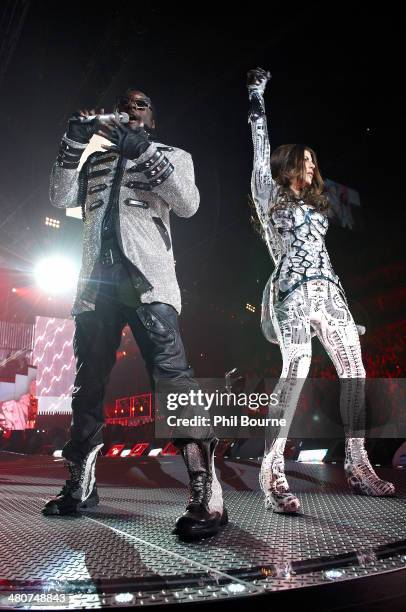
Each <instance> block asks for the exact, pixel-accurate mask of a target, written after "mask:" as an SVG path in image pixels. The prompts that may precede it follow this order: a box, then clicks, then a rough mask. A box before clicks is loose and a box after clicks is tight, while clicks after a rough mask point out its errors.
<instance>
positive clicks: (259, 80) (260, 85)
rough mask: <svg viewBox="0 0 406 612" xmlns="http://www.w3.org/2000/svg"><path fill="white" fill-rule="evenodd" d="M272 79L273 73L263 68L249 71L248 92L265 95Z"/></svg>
mask: <svg viewBox="0 0 406 612" xmlns="http://www.w3.org/2000/svg"><path fill="white" fill-rule="evenodd" d="M270 78H271V73H270V72H269V71H268V70H264V69H263V68H254V69H253V70H249V71H248V73H247V87H248V91H249V92H250V93H251V92H254V91H257V92H259V93H260V94H263V93H264V91H265V87H266V84H267V82H268V81H269V80H270Z"/></svg>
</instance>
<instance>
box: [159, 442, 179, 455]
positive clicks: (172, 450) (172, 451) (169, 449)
mask: <svg viewBox="0 0 406 612" xmlns="http://www.w3.org/2000/svg"><path fill="white" fill-rule="evenodd" d="M178 453H179V449H178V448H176V446H174V445H173V444H172V442H168V444H166V445H165V446H164V447H163V449H162V452H161V455H166V456H171V457H172V456H174V455H177V454H178Z"/></svg>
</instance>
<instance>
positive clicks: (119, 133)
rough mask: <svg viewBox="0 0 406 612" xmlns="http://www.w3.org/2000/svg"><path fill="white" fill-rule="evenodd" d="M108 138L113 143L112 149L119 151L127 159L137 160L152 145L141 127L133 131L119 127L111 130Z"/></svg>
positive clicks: (125, 127) (122, 126)
mask: <svg viewBox="0 0 406 612" xmlns="http://www.w3.org/2000/svg"><path fill="white" fill-rule="evenodd" d="M108 138H109V140H110V141H111V142H112V143H113V146H112V147H110V148H111V149H113V150H116V151H119V152H120V153H121V155H122V156H123V157H126V158H127V159H137V158H138V157H139V156H140V155H142V153H144V151H146V150H147V149H148V147H149V145H150V144H151V143H150V141H149V140H148V134H147V132H146V131H145V130H144V128H141V127H138V128H135V129H134V130H132V129H130V128H128V127H127V126H124V125H117V126H115V127H114V128H113V129H111V130H110V134H109V136H108Z"/></svg>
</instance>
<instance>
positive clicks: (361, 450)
mask: <svg viewBox="0 0 406 612" xmlns="http://www.w3.org/2000/svg"><path fill="white" fill-rule="evenodd" d="M344 470H345V474H346V477H347V482H348V484H349V485H350V487H351V488H352V490H353V491H354V492H355V493H358V494H360V495H370V496H373V497H390V496H392V495H394V494H395V485H394V484H392V483H391V482H388V481H386V480H381V479H380V478H379V476H378V475H377V473H376V472H375V470H374V469H373V467H372V465H371V464H370V462H369V459H368V454H367V451H366V449H365V447H364V438H346V440H345V460H344Z"/></svg>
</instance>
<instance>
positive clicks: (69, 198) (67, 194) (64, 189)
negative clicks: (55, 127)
mask: <svg viewBox="0 0 406 612" xmlns="http://www.w3.org/2000/svg"><path fill="white" fill-rule="evenodd" d="M62 143H63V144H73V145H74V146H75V148H76V149H77V150H78V149H83V151H84V150H85V148H86V147H87V145H86V144H79V143H77V142H75V143H72V141H71V140H69V139H68V138H67V137H66V135H65V136H64V137H63V138H62ZM79 190H80V181H79V172H78V171H77V170H76V169H70V168H64V167H63V166H62V165H60V164H59V162H58V161H56V162H55V164H54V165H53V168H52V172H51V179H50V185H49V197H50V200H51V204H52V205H53V206H56V207H57V208H72V207H75V206H79V205H80V203H79Z"/></svg>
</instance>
